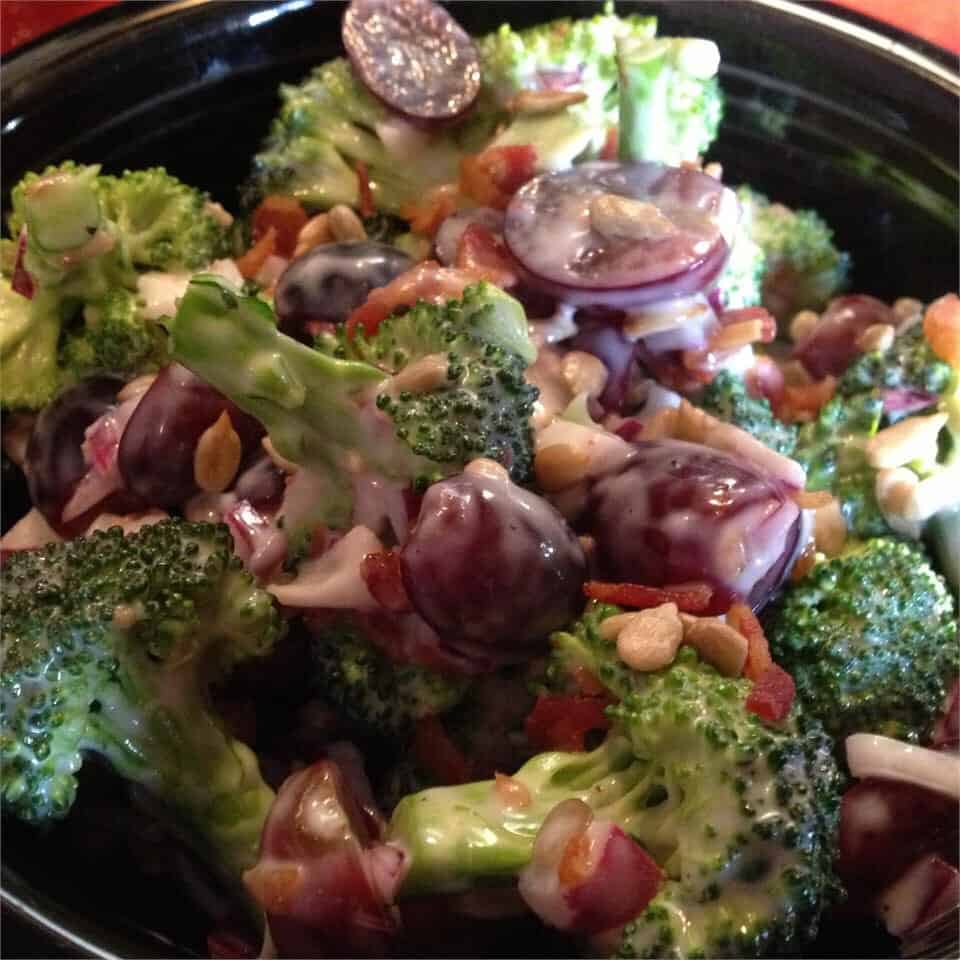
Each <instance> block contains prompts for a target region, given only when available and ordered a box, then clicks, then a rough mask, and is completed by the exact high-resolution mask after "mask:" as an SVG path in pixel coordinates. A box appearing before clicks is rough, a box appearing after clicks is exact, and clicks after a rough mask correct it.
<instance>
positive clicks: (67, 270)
mask: <svg viewBox="0 0 960 960" xmlns="http://www.w3.org/2000/svg"><path fill="white" fill-rule="evenodd" d="M11 198H12V204H13V212H12V213H11V215H10V220H9V224H10V229H11V231H13V232H15V233H16V234H19V232H20V230H21V229H22V228H24V227H25V228H26V231H27V245H26V253H25V255H24V268H25V269H26V271H27V272H28V273H29V274H30V277H31V278H32V280H33V282H34V284H35V286H36V288H37V289H36V293H35V297H34V301H33V304H32V305H30V307H29V308H28V309H26V310H24V309H15V307H14V301H12V300H10V299H9V298H8V297H6V296H4V302H5V305H4V316H3V318H2V332H0V336H2V341H3V345H2V346H3V357H4V359H3V366H4V371H5V374H6V375H5V376H4V377H3V384H2V392H0V398H2V404H3V406H4V407H7V408H12V407H29V408H31V409H36V408H39V407H41V406H43V405H44V404H45V403H47V402H48V401H49V400H50V399H52V397H53V395H54V393H55V392H56V391H57V389H59V388H60V387H61V386H66V385H69V384H70V383H72V382H73V381H75V380H77V379H79V378H82V377H86V376H90V375H91V374H95V373H100V372H111V373H120V374H137V373H144V372H147V371H151V370H155V369H156V368H157V367H158V366H160V365H162V364H163V363H164V362H165V360H166V335H165V333H164V331H163V330H162V328H161V327H159V326H158V325H156V324H155V323H154V322H153V321H151V320H149V319H148V318H147V317H146V316H145V315H144V314H143V312H142V311H141V309H140V305H139V302H138V300H137V297H136V290H137V271H138V270H141V269H148V268H149V269H159V270H182V269H192V268H194V267H199V266H204V265H205V264H207V263H208V262H210V261H211V260H213V259H214V258H215V257H218V256H222V255H223V254H224V253H225V252H226V250H227V246H228V237H229V233H228V230H227V229H226V228H225V227H223V226H221V225H220V224H219V223H218V222H217V221H216V220H215V219H214V217H213V216H211V215H210V214H209V213H208V212H207V211H206V210H205V204H206V203H207V197H206V195H205V194H203V193H201V192H200V191H198V190H194V189H193V188H192V187H188V186H185V185H184V184H182V183H180V181H179V180H177V179H176V178H174V177H172V176H170V175H169V174H167V173H166V172H165V171H164V170H162V169H160V168H156V169H152V170H142V171H132V172H131V171H127V172H125V173H124V174H123V175H122V176H120V177H110V176H104V175H101V173H100V167H99V166H79V165H77V164H75V163H70V162H67V163H63V164H61V165H60V166H57V167H48V168H47V169H46V170H45V171H44V172H43V173H42V174H36V173H30V174H27V176H25V177H24V178H23V180H21V181H20V183H18V184H17V185H16V186H15V187H14V189H13V191H12V195H11ZM7 301H9V302H7ZM24 303H26V301H24ZM19 306H20V307H21V308H22V306H23V305H22V304H21V305H19ZM8 308H9V309H8Z"/></svg>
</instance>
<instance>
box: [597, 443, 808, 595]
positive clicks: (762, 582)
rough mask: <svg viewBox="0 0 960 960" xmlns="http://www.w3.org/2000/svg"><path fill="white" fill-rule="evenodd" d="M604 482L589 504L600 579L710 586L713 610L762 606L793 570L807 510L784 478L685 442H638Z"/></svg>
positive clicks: (709, 449) (659, 584) (598, 485)
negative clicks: (737, 602) (737, 603)
mask: <svg viewBox="0 0 960 960" xmlns="http://www.w3.org/2000/svg"><path fill="white" fill-rule="evenodd" d="M633 446H634V453H633V455H632V456H631V457H630V458H629V459H628V460H627V461H626V463H625V464H624V465H623V466H622V468H620V469H619V470H618V471H617V472H615V473H612V474H609V475H607V476H605V477H603V478H602V479H600V480H598V481H597V482H596V484H595V485H594V487H593V490H592V491H591V495H590V500H589V503H588V507H587V524H586V525H587V527H588V530H589V532H590V533H591V534H592V535H593V537H594V539H595V541H596V551H597V553H596V559H597V564H598V569H599V573H600V575H601V576H602V577H603V578H605V579H609V580H614V581H618V582H629V583H642V584H647V585H649V586H662V585H664V584H677V583H685V582H689V581H694V580H701V581H706V582H707V583H709V584H711V585H712V586H714V587H715V588H716V589H717V595H716V597H715V603H714V607H715V610H714V612H721V611H722V610H725V609H727V607H728V606H729V603H730V602H731V600H732V599H733V598H734V597H738V598H742V599H744V600H746V601H747V602H748V603H750V604H751V606H753V607H754V608H757V607H760V606H762V605H763V604H764V603H765V602H766V600H767V599H768V598H769V597H770V595H771V594H772V593H773V591H774V590H776V589H777V587H778V586H779V585H780V583H781V582H782V581H783V579H784V577H785V576H786V575H787V573H788V572H789V569H788V567H789V561H790V560H791V558H792V557H793V556H794V554H795V552H796V549H797V546H798V540H799V536H800V508H799V507H798V506H797V504H796V503H795V501H794V500H793V499H792V498H791V496H790V491H789V490H788V489H787V487H786V486H785V485H784V484H783V483H781V482H780V481H778V480H776V479H773V478H771V477H768V476H767V475H765V474H764V473H763V472H762V471H761V470H760V469H758V468H756V467H754V466H752V465H751V464H749V463H746V462H743V461H739V460H736V459H734V458H733V457H732V456H730V455H728V454H725V453H721V452H720V451H717V450H713V449H711V448H709V447H704V446H701V445H699V444H694V443H685V442H683V441H679V440H656V441H650V440H648V441H639V442H637V443H635V444H634V445H633Z"/></svg>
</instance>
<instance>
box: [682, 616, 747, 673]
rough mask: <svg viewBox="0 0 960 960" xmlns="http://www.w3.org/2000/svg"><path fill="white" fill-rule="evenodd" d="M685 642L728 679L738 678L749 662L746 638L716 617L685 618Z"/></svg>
mask: <svg viewBox="0 0 960 960" xmlns="http://www.w3.org/2000/svg"><path fill="white" fill-rule="evenodd" d="M681 617H682V622H683V642H684V643H688V644H690V646H691V647H693V648H694V649H695V650H696V651H697V653H699V654H700V656H701V658H702V659H704V660H705V661H706V662H707V663H709V664H710V665H711V666H714V667H716V668H717V670H718V671H719V672H720V673H722V674H723V675H724V676H725V677H739V676H740V674H741V673H743V666H744V664H745V663H746V662H747V638H746V637H745V636H744V635H743V634H742V633H740V631H739V630H734V629H733V627H731V626H730V625H729V624H726V623H724V622H723V621H722V620H719V619H717V618H716V617H692V616H689V615H686V616H683V615H681Z"/></svg>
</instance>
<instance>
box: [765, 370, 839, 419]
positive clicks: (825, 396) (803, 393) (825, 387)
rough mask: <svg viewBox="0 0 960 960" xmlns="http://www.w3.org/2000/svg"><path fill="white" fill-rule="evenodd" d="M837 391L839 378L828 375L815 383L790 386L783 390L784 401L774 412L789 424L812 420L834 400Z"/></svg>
mask: <svg viewBox="0 0 960 960" xmlns="http://www.w3.org/2000/svg"><path fill="white" fill-rule="evenodd" d="M836 390H837V378H836V377H833V376H830V375H827V376H826V377H824V378H823V379H822V380H817V381H816V382H815V383H807V384H801V385H796V386H795V385H793V384H788V385H787V386H785V387H784V388H783V399H782V400H781V402H780V403H779V405H778V407H777V409H776V410H775V411H774V412H775V413H776V415H777V416H778V417H779V418H780V419H781V420H784V421H786V422H787V423H792V422H794V421H798V420H812V419H813V418H814V417H815V416H816V415H817V414H818V413H819V412H820V410H821V408H823V407H825V406H826V405H827V404H828V403H829V402H830V401H831V400H832V399H833V395H834V393H836Z"/></svg>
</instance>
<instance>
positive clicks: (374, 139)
mask: <svg viewBox="0 0 960 960" xmlns="http://www.w3.org/2000/svg"><path fill="white" fill-rule="evenodd" d="M280 98H281V100H282V105H281V107H280V112H279V113H278V114H277V116H276V117H275V118H274V120H273V124H272V126H271V128H270V133H269V136H268V137H267V140H266V142H265V143H264V145H263V149H262V150H261V151H260V153H258V154H257V155H256V156H255V157H254V160H253V172H252V174H251V176H250V178H249V180H248V181H247V184H246V187H245V189H244V204H245V205H246V206H247V207H250V208H252V207H254V206H255V205H256V204H257V203H258V202H259V201H260V200H262V199H263V198H264V197H265V196H267V195H268V194H271V193H282V194H285V195H287V196H292V197H296V198H297V199H298V200H299V201H300V202H301V203H302V204H303V205H304V206H305V207H306V208H307V209H309V210H318V209H326V208H328V207H332V206H334V205H335V204H338V203H345V204H348V205H350V206H356V205H357V203H358V200H359V196H358V189H359V188H358V181H357V174H356V164H357V161H363V162H364V163H365V164H366V165H367V170H368V172H369V176H370V187H371V190H372V192H373V199H374V203H375V204H376V206H377V208H378V209H379V210H383V211H386V212H388V213H398V212H399V211H400V208H401V207H402V206H403V205H404V204H405V203H407V202H410V201H415V200H417V199H419V198H421V197H422V196H423V194H424V193H426V191H427V190H429V189H430V187H432V186H436V185H437V184H440V183H447V182H449V181H451V180H456V178H457V168H458V163H459V161H460V155H461V151H460V149H459V148H458V146H457V144H456V142H455V140H454V139H453V135H452V133H450V132H448V131H443V132H440V133H437V134H432V135H431V134H425V133H421V132H419V131H416V130H415V129H413V128H411V127H410V126H409V124H406V123H405V122H403V121H401V120H399V118H397V117H396V116H395V115H393V114H391V112H390V111H389V110H388V108H387V107H386V106H384V105H383V104H382V103H380V101H378V100H377V99H376V97H374V96H373V94H371V93H370V92H369V91H368V90H367V88H366V87H365V86H364V85H363V83H362V82H361V81H360V80H359V79H358V78H357V76H356V75H355V73H354V71H353V69H352V67H351V66H350V63H349V62H348V61H347V60H345V59H342V58H340V59H337V60H331V61H330V62H329V63H325V64H322V65H321V66H319V67H316V68H315V69H314V70H313V71H311V73H310V74H309V75H308V76H307V77H306V79H305V80H304V81H303V82H302V83H300V84H298V85H296V86H294V85H291V84H283V85H282V86H281V87H280ZM392 134H396V137H395V138H394V137H393V136H392ZM395 141H399V142H395ZM391 144H393V146H391ZM411 153H414V154H415V159H414V158H413V157H412V156H411V155H410V154H411Z"/></svg>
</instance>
